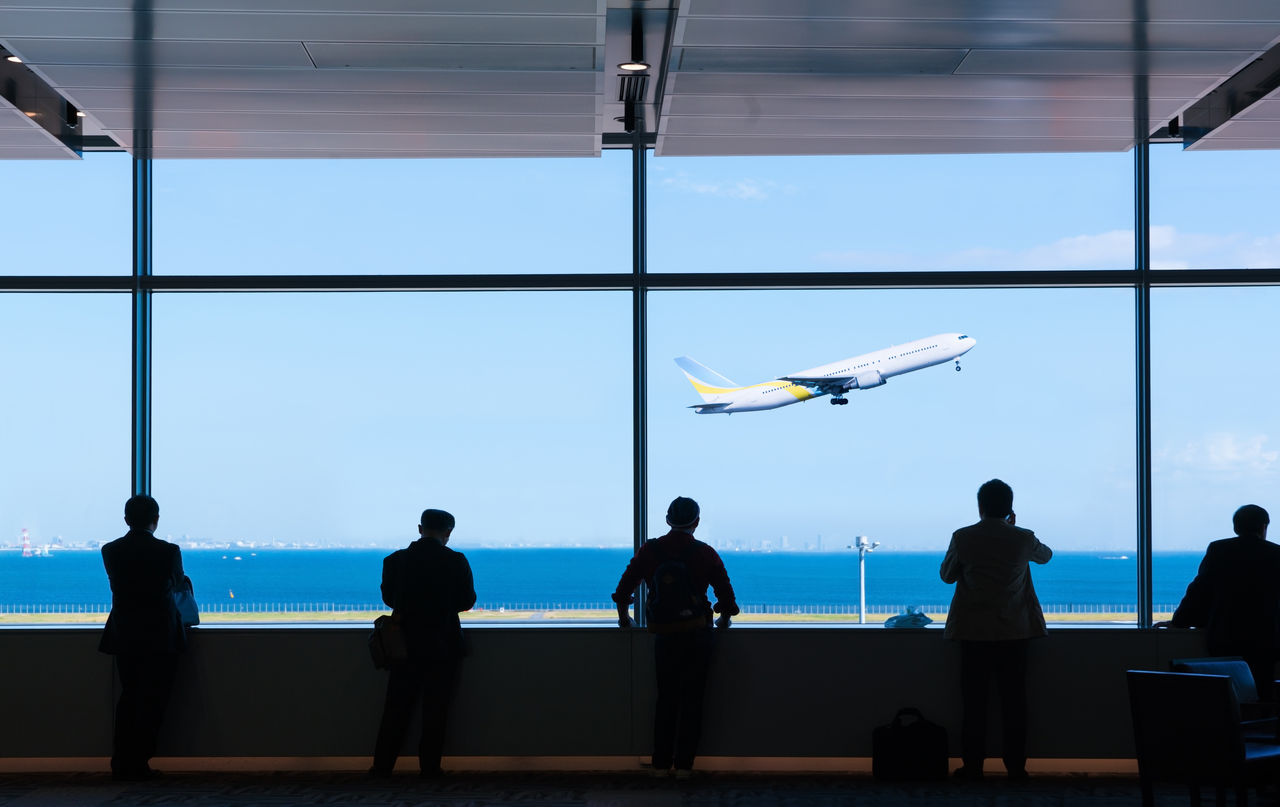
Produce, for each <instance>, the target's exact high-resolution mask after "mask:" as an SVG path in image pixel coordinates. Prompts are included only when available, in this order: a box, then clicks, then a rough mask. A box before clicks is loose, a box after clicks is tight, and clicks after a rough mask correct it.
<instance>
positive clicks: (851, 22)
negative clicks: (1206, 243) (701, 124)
mask: <svg viewBox="0 0 1280 807" xmlns="http://www.w3.org/2000/svg"><path fill="white" fill-rule="evenodd" d="M1259 24H1260V23H1257V22H1212V23H1205V22H1200V23H1189V22H1164V23H1151V24H1148V25H1145V26H1143V27H1142V34H1143V36H1144V37H1145V39H1146V41H1147V45H1148V47H1150V48H1153V49H1155V50H1215V49H1223V50H1235V49H1237V48H1239V46H1240V43H1241V42H1242V41H1247V42H1255V41H1257V35H1258V31H1257V26H1258V25H1259ZM1267 27H1268V29H1269V30H1270V32H1271V34H1270V35H1271V36H1272V37H1276V36H1280V24H1277V23H1276V22H1274V21H1273V22H1271V23H1268V24H1267ZM1133 40H1134V26H1133V23H1132V22H1129V21H1127V20H1124V21H1116V22H1096V21H1090V22H1084V21H1063V20H1060V19H1059V20H1053V21H1049V20H1039V21H1034V22H1024V21H1011V20H974V19H940V20H927V19H912V20H906V19H888V20H884V19H816V18H810V19H804V18H800V19H770V18H729V19H711V18H694V19H689V20H687V21H686V23H685V27H684V35H683V38H682V39H681V42H682V43H683V44H684V45H685V47H751V46H757V45H767V46H768V47H771V48H775V47H777V48H847V47H850V46H851V44H853V43H856V44H857V47H859V48H876V47H900V48H955V47H963V48H1019V49H1037V50H1039V49H1058V50H1071V49H1078V48H1089V49H1095V48H1118V49H1127V48H1131V47H1133Z"/></svg>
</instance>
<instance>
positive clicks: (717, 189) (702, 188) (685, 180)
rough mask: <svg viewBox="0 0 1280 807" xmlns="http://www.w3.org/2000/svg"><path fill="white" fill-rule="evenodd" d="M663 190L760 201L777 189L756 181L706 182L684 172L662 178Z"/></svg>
mask: <svg viewBox="0 0 1280 807" xmlns="http://www.w3.org/2000/svg"><path fill="white" fill-rule="evenodd" d="M658 184H659V185H661V186H662V187H663V188H667V189H669V190H674V191H681V192H684V193H697V194H701V195H707V196H721V197H724V198H728V199H743V200H748V201H760V200H763V199H768V198H769V193H770V192H771V191H773V190H776V189H777V188H778V184H777V183H776V182H761V181H759V180H756V179H749V178H748V179H736V180H732V181H727V182H708V181H706V180H697V179H694V178H692V177H690V176H689V175H688V174H686V173H684V172H680V173H678V174H676V175H675V176H671V177H663V179H662V180H661V181H660V182H659V183H658Z"/></svg>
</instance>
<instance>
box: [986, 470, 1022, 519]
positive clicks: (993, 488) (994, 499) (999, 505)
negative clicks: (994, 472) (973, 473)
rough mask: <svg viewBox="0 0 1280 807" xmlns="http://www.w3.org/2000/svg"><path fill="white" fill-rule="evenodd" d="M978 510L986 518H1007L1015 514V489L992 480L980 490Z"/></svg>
mask: <svg viewBox="0 0 1280 807" xmlns="http://www.w3.org/2000/svg"><path fill="white" fill-rule="evenodd" d="M978 510H979V511H981V513H982V514H983V515H984V516H989V517H991V518H1005V517H1006V516H1008V515H1009V514H1010V513H1012V512H1013V488H1011V487H1009V486H1008V485H1006V484H1005V483H1004V482H1001V481H1000V480H999V479H992V480H991V481H990V482H984V483H983V484H982V487H980V488H978Z"/></svg>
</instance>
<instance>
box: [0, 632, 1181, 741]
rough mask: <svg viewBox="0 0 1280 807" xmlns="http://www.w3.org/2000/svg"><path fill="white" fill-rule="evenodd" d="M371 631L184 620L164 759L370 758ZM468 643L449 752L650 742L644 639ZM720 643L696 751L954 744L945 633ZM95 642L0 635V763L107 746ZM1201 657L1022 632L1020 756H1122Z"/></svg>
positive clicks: (109, 699) (93, 638)
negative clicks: (887, 726)
mask: <svg viewBox="0 0 1280 807" xmlns="http://www.w3.org/2000/svg"><path fill="white" fill-rule="evenodd" d="M367 635H368V631H367V630H366V629H355V628H319V629H316V628H313V629H299V628H280V629H262V628H254V629H242V628H213V629H209V628H205V629H199V630H197V631H195V632H194V633H193V636H192V641H191V647H190V650H189V652H188V653H187V655H186V656H185V657H184V659H183V662H182V667H181V671H180V675H181V678H180V680H179V684H178V687H177V691H176V693H175V696H174V702H173V704H172V705H171V708H170V712H169V714H168V716H167V718H166V725H165V729H164V732H163V734H162V737H161V747H160V752H159V753H160V755H161V756H180V757H255V756H263V757H307V756H335V757H343V756H366V755H369V754H371V753H372V748H373V741H374V736H375V733H376V731H377V722H378V716H379V711H380V708H381V703H382V697H383V693H384V689H385V684H386V677H385V676H386V674H385V673H383V672H380V671H377V670H375V669H373V667H372V665H371V663H370V661H369V656H368V653H367V651H366V648H365V640H366V637H367ZM468 636H469V638H470V642H471V655H470V656H469V657H468V658H467V660H466V661H465V662H464V667H463V674H462V683H461V685H460V688H459V691H458V693H457V698H456V701H455V707H454V712H453V720H452V726H451V730H450V737H449V740H448V744H447V747H446V754H452V755H459V756H480V757H485V756H514V757H519V756H550V757H554V756H627V755H636V756H643V755H645V754H647V753H648V751H649V732H650V730H651V710H652V703H653V697H654V692H653V682H652V678H653V666H652V665H653V661H652V638H651V637H650V636H649V635H648V634H647V633H644V632H642V631H622V630H616V629H612V630H611V629H601V628H556V629H546V630H530V629H518V628H496V627H487V628H480V629H475V630H470V631H468ZM720 638H721V642H720V645H719V647H718V648H717V654H716V659H715V662H714V664H713V667H712V671H711V675H710V681H709V683H708V697H707V706H706V721H705V731H704V736H703V743H702V748H701V753H702V754H704V755H707V756H729V757H735V756H740V757H806V756H812V757H840V756H851V757H866V756H869V755H870V753H871V730H872V728H873V727H874V726H877V725H881V724H884V723H887V722H888V721H889V720H890V719H892V717H893V715H894V713H895V711H896V710H897V709H898V708H900V707H903V706H915V707H917V708H919V709H920V710H922V711H923V712H924V714H925V715H926V716H927V717H928V718H929V719H931V720H933V721H935V722H938V723H941V724H943V725H944V726H946V728H947V730H948V733H949V736H950V740H951V745H952V752H953V754H956V755H958V751H959V740H960V708H959V703H958V693H959V685H958V679H957V676H958V665H959V652H958V647H957V646H956V645H955V644H954V643H952V642H949V641H947V640H945V639H944V637H943V635H942V631H941V630H938V629H926V630H921V631H890V630H884V629H821V628H800V629H772V628H746V629H744V628H735V629H732V630H730V631H729V632H728V633H727V635H723V636H721V637H720ZM97 642H98V631H97V630H87V629H71V628H67V629H35V628H33V629H17V630H7V631H0V680H3V681H4V682H6V684H5V686H4V687H3V689H2V690H0V709H2V710H3V714H4V715H5V723H6V730H5V731H4V732H2V733H0V757H8V758H12V757H28V758H29V757H54V758H56V757H105V756H108V755H109V754H110V745H111V720H112V710H113V704H114V699H115V694H116V690H115V682H114V677H113V669H112V664H111V659H110V657H108V656H104V655H101V654H99V653H98V652H97ZM1195 655H1204V649H1203V643H1202V640H1201V638H1200V637H1199V635H1197V634H1196V633H1195V632H1193V631H1153V630H1150V631H1143V630H1136V629H1122V628H1117V629H1101V628H1099V629H1092V628H1071V629H1061V630H1055V631H1052V632H1051V634H1050V636H1049V637H1048V638H1046V639H1043V640H1038V641H1035V642H1033V643H1032V650H1031V664H1030V678H1031V682H1030V698H1031V737H1030V743H1029V751H1030V755H1031V756H1032V757H1033V758H1037V757H1038V758H1098V759H1105V758H1125V757H1131V756H1132V753H1133V751H1132V733H1131V730H1130V725H1129V707H1128V697H1127V693H1126V689H1125V677H1124V670H1125V669H1129V668H1145V669H1168V661H1169V659H1170V658H1176V657H1180V656H1195ZM998 725H999V723H998V722H993V723H992V726H998ZM411 734H414V735H415V736H416V727H415V729H414V731H413V732H411ZM410 747H411V746H410V743H408V742H406V750H408V749H409V748H410ZM993 747H997V746H993ZM410 756H412V752H410Z"/></svg>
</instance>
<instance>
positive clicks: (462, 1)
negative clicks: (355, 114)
mask: <svg viewBox="0 0 1280 807" xmlns="http://www.w3.org/2000/svg"><path fill="white" fill-rule="evenodd" d="M138 5H139V4H138V2H137V0H36V1H35V2H33V0H6V2H5V3H4V8H5V9H6V13H8V11H9V10H22V9H31V10H36V11H48V10H53V11H83V10H97V11H103V10H114V11H133V10H134V9H135V8H137V7H138ZM149 5H151V7H152V8H153V9H156V10H158V11H162V12H163V11H217V12H220V13H223V12H225V13H232V12H236V11H249V12H267V11H272V12H287V13H295V14H312V13H328V12H337V13H348V14H397V13H412V14H480V15H486V16H493V15H509V14H510V15H515V14H519V15H531V14H532V15H539V16H555V15H564V14H599V13H602V12H603V10H604V5H605V3H604V0H538V4H537V8H536V10H534V11H530V4H529V0H363V1H362V2H360V3H359V4H358V5H356V4H353V2H352V0H306V2H305V5H303V4H301V3H300V2H299V0H213V1H212V2H210V0H161V2H156V0H151V2H150V3H149Z"/></svg>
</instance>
